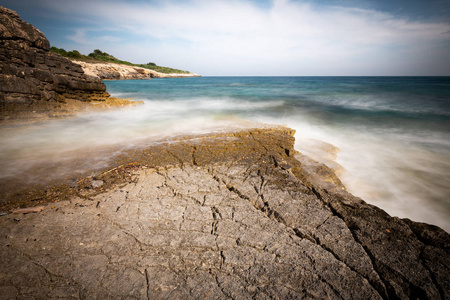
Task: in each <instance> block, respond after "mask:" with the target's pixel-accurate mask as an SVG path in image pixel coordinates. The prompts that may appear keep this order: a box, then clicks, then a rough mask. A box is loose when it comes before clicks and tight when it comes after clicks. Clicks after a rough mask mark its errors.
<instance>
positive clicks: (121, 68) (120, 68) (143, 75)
mask: <svg viewBox="0 0 450 300" xmlns="http://www.w3.org/2000/svg"><path fill="white" fill-rule="evenodd" d="M73 62H74V63H76V64H78V65H80V66H81V67H82V68H83V70H84V72H85V73H86V74H87V75H90V76H93V77H97V78H100V79H116V80H122V79H151V78H188V77H200V75H198V74H195V73H187V74H181V73H173V74H166V73H160V72H157V71H154V70H150V69H145V68H140V67H134V66H127V65H122V64H115V63H91V62H85V61H79V60H73Z"/></svg>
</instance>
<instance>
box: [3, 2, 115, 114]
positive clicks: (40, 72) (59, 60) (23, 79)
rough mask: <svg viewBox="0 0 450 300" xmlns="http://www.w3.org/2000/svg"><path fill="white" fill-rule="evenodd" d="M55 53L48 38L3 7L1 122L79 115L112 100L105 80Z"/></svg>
mask: <svg viewBox="0 0 450 300" xmlns="http://www.w3.org/2000/svg"><path fill="white" fill-rule="evenodd" d="M49 48H50V44H49V42H48V40H47V39H46V38H45V36H44V34H43V33H42V32H40V31H39V30H38V29H36V28H35V27H34V26H32V25H30V24H28V23H26V22H24V21H22V20H21V19H20V17H19V16H18V15H17V13H15V12H14V11H12V10H9V9H7V8H4V7H1V6H0V122H1V121H5V120H9V121H11V120H30V121H33V120H38V119H46V118H53V117H59V116H66V115H73V114H76V113H77V112H79V111H85V110H86V109H87V108H89V106H90V105H89V102H91V101H106V100H108V99H109V94H108V93H107V92H106V87H105V85H104V84H103V83H102V82H101V81H100V79H99V78H96V77H91V76H87V75H85V74H84V71H83V69H82V68H81V67H80V66H79V65H77V64H74V63H72V62H71V61H70V60H68V59H66V58H63V57H61V56H59V55H56V54H54V53H50V52H49Z"/></svg>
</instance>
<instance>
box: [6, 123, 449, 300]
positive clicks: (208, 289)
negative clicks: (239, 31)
mask: <svg viewBox="0 0 450 300" xmlns="http://www.w3.org/2000/svg"><path fill="white" fill-rule="evenodd" d="M293 134H294V131H293V130H291V129H289V128H285V127H276V126H265V127H262V128H249V129H246V130H240V131H235V132H225V133H217V134H209V135H203V136H188V137H178V138H172V139H170V140H166V141H161V142H159V143H156V144H155V145H154V146H150V147H145V148H141V149H136V148H135V149H130V150H129V151H127V152H125V153H123V154H121V155H119V156H117V157H116V164H117V166H116V167H110V168H109V169H105V170H102V171H97V175H95V176H88V177H85V178H84V179H82V180H79V181H77V183H76V184H75V185H60V186H55V187H53V188H50V187H46V188H45V189H41V192H40V193H36V192H35V193H34V195H35V197H36V198H34V199H32V198H29V199H28V200H29V201H31V203H34V204H35V205H36V204H38V203H40V202H41V205H42V202H43V201H44V202H45V201H50V202H51V201H55V200H58V199H67V200H64V201H58V202H51V205H48V206H46V207H43V208H39V209H37V210H41V212H39V213H37V214H35V215H33V216H31V215H17V214H16V215H14V214H11V215H6V216H2V217H0V236H1V237H2V239H3V244H4V245H5V246H4V247H1V248H0V259H1V263H0V290H1V292H2V295H3V296H4V297H5V299H14V298H16V297H24V298H29V297H37V298H47V299H48V298H57V297H68V296H70V297H73V298H77V299H78V298H82V299H86V298H124V297H125V298H133V299H187V298H195V299H199V298H207V299H230V298H231V299H261V298H264V299H301V298H314V299H325V298H326V299H448V298H449V297H450V294H449V291H450V285H449V278H450V270H449V266H450V256H449V248H450V237H449V235H448V234H447V233H446V232H445V231H443V230H442V229H439V228H437V227H435V226H430V225H427V224H422V223H415V222H413V221H410V220H406V219H399V218H396V217H391V216H389V215H388V214H387V213H385V212H384V211H383V210H381V209H379V208H377V207H374V206H372V205H369V204H367V203H365V202H364V201H363V200H361V199H359V198H357V197H354V196H352V195H351V194H349V193H347V192H346V191H345V189H344V188H343V186H342V184H341V183H340V182H339V180H338V179H337V178H336V176H334V174H333V172H332V171H331V170H330V169H329V168H327V167H326V166H324V165H321V164H319V163H315V164H312V163H311V162H309V164H308V166H306V165H303V164H302V163H301V162H300V160H302V155H301V154H300V153H298V152H296V151H295V150H294V148H293V145H294V138H293ZM55 168H57V166H55ZM38 170H39V171H41V172H42V171H45V170H43V169H41V168H38ZM46 171H48V172H52V170H51V168H48V166H47V170H46ZM21 194H22V195H33V193H29V192H22V193H21ZM3 199H5V198H4V197H3ZM10 199H13V198H10Z"/></svg>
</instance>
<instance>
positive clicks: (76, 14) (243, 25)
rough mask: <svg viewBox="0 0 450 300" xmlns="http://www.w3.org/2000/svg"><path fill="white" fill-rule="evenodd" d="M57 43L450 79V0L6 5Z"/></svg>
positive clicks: (213, 69) (178, 59) (67, 0)
mask: <svg viewBox="0 0 450 300" xmlns="http://www.w3.org/2000/svg"><path fill="white" fill-rule="evenodd" d="M0 5H2V6H5V7H7V8H10V9H13V10H15V11H17V12H18V13H19V15H20V16H21V17H22V19H23V20H25V21H27V22H29V23H31V24H33V25H34V26H36V27H37V28H39V29H40V30H41V31H42V32H44V34H45V35H46V36H47V38H48V39H49V40H50V43H51V44H52V46H56V47H59V48H64V49H66V50H73V49H78V50H79V51H80V52H81V53H84V54H88V53H90V52H92V50H94V49H101V50H102V51H106V52H108V53H110V54H113V55H114V56H116V57H118V58H120V59H123V60H128V61H131V62H135V63H147V62H155V63H157V64H158V65H163V66H169V67H175V68H180V69H184V70H189V71H192V72H196V73H199V74H202V75H305V76H316V75H317V76H335V75H336V76H345V75H350V76H363V75H374V76H379V75H450V0H421V1H417V0H409V1H408V0H357V1H356V0H260V1H258V0H227V1H225V0H187V1H181V0H165V1H163V0H137V1H129V0H128V1H126V0H77V1H73V0H0Z"/></svg>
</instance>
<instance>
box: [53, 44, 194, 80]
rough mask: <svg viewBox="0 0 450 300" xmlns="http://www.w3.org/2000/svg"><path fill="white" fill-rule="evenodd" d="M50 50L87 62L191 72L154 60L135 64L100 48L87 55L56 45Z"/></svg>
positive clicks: (171, 71)
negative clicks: (160, 63) (169, 66)
mask: <svg viewBox="0 0 450 300" xmlns="http://www.w3.org/2000/svg"><path fill="white" fill-rule="evenodd" d="M50 52H54V53H57V54H59V55H61V56H64V57H68V58H71V59H77V60H82V61H86V62H112V63H116V64H122V65H128V66H134V67H141V68H146V69H150V70H155V71H157V72H160V73H177V74H187V73H189V72H188V71H182V70H178V69H172V68H168V67H162V66H157V65H156V64H155V63H153V62H149V63H146V64H133V63H130V62H128V61H124V60H120V59H117V58H115V57H114V56H112V55H111V54H108V53H106V52H102V51H100V50H99V49H95V50H94V51H93V52H92V53H90V54H89V55H87V56H86V55H83V54H81V53H80V52H78V51H77V50H72V51H66V50H64V49H62V48H56V47H51V48H50Z"/></svg>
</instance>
